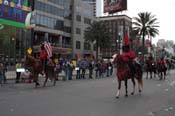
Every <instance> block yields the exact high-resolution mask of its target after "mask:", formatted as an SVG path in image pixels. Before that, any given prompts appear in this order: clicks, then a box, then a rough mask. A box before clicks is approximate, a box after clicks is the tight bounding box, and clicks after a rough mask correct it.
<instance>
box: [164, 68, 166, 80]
mask: <svg viewBox="0 0 175 116" xmlns="http://www.w3.org/2000/svg"><path fill="white" fill-rule="evenodd" d="M165 78H166V70H165V71H164V80H165Z"/></svg>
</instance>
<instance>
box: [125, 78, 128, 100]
mask: <svg viewBox="0 0 175 116" xmlns="http://www.w3.org/2000/svg"><path fill="white" fill-rule="evenodd" d="M125 97H128V80H127V79H125Z"/></svg>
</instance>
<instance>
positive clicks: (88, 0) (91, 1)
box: [83, 0, 98, 17]
mask: <svg viewBox="0 0 175 116" xmlns="http://www.w3.org/2000/svg"><path fill="white" fill-rule="evenodd" d="M97 1H98V0H83V2H84V3H88V4H90V5H92V6H93V13H94V17H96V16H97V14H96V13H97V11H96V10H97Z"/></svg>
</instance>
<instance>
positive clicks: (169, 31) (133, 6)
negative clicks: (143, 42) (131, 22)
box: [97, 0, 175, 43]
mask: <svg viewBox="0 0 175 116" xmlns="http://www.w3.org/2000/svg"><path fill="white" fill-rule="evenodd" d="M97 1H98V2H100V0H97ZM101 1H103V0H101ZM127 1H128V9H127V11H123V12H122V13H123V14H127V15H128V16H129V17H131V18H133V17H136V16H137V14H138V13H139V12H146V11H147V12H151V13H152V15H156V18H157V19H158V22H159V26H160V27H159V35H158V36H156V37H155V38H153V43H156V42H157V41H158V39H165V40H173V41H174V42H175V29H174V28H175V13H173V12H175V0H127ZM98 2H97V3H98ZM119 14H120V13H119Z"/></svg>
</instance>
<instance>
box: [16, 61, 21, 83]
mask: <svg viewBox="0 0 175 116" xmlns="http://www.w3.org/2000/svg"><path fill="white" fill-rule="evenodd" d="M20 68H21V63H20V62H16V83H19V80H20V75H21V72H20V71H19V70H18V69H20Z"/></svg>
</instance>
